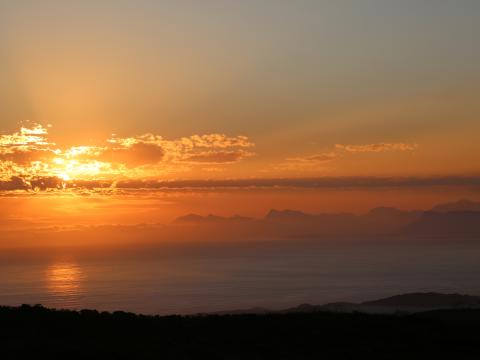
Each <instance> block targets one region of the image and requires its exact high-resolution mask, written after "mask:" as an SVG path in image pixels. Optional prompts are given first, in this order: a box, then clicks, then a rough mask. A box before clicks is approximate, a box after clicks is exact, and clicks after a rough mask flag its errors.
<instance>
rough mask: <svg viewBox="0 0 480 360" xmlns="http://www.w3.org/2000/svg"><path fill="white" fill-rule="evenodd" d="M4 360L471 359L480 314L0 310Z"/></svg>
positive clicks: (475, 354) (476, 350)
mask: <svg viewBox="0 0 480 360" xmlns="http://www.w3.org/2000/svg"><path fill="white" fill-rule="evenodd" d="M0 324H1V326H0V358H1V359H2V360H7V359H18V358H28V359H40V358H47V359H48V358H51V359H93V358H100V359H203V358H205V359H353V358H363V357H365V358H367V359H404V358H406V357H408V358H414V359H435V358H452V359H475V358H479V356H480V346H478V344H480V332H479V331H478V328H479V325H480V310H475V309H470V310H467V309H463V310H441V311H440V310H438V311H430V312H423V313H416V314H411V315H378V314H377V315H373V314H362V313H332V312H311V313H289V314H265V315H223V316H218V315H217V316H215V315H209V316H189V317H181V316H166V317H156V316H140V315H134V314H130V313H123V312H115V313H99V312H96V311H89V310H84V311H80V312H73V311H55V310H49V309H46V308H43V307H40V306H35V307H30V306H22V307H20V308H7V307H3V308H0Z"/></svg>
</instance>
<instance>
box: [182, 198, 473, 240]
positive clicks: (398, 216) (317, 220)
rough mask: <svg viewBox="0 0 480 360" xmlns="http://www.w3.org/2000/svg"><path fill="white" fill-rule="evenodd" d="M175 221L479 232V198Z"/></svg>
mask: <svg viewBox="0 0 480 360" xmlns="http://www.w3.org/2000/svg"><path fill="white" fill-rule="evenodd" d="M173 224H174V225H179V224H182V225H185V224H187V225H197V226H207V227H208V226H215V227H217V228H223V229H228V228H231V229H232V230H235V229H241V230H242V233H243V234H246V233H249V231H250V232H251V233H252V234H263V235H271V236H275V234H282V235H284V236H287V237H304V238H308V237H318V236H324V235H329V236H372V235H382V236H384V235H405V236H414V237H415V236H441V237H448V236H467V237H468V236H479V235H480V202H473V201H469V200H460V201H457V202H453V203H446V204H440V205H437V206H435V207H433V208H432V209H431V210H428V211H403V210H399V209H396V208H391V207H378V208H374V209H372V210H370V211H369V212H368V213H366V214H363V215H355V214H351V213H324V214H308V213H304V212H302V211H298V210H290V209H286V210H276V209H272V210H270V211H269V212H268V213H267V214H266V215H265V216H264V217H263V218H260V219H253V218H248V217H242V216H238V215H236V216H233V217H222V216H216V215H208V216H201V215H196V214H189V215H186V216H182V217H179V218H178V219H176V220H175V221H174V222H173Z"/></svg>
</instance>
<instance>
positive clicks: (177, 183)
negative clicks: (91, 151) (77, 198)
mask: <svg viewBox="0 0 480 360" xmlns="http://www.w3.org/2000/svg"><path fill="white" fill-rule="evenodd" d="M438 186H440V187H454V188H456V189H459V188H462V187H463V188H475V189H479V190H480V176H464V177H462V176H445V177H441V176H438V177H360V176H358V177H333V176H332V177H311V178H272V179H265V178H256V179H224V180H146V179H143V180H142V179H125V180H118V181H117V180H70V181H65V180H63V179H60V178H56V177H38V178H35V179H25V178H22V177H17V176H14V177H12V178H10V179H9V180H4V181H0V190H4V191H5V190H35V189H36V190H55V189H63V188H65V189H66V190H69V189H70V190H73V191H75V190H82V189H88V190H93V189H110V190H112V191H115V190H122V189H123V190H142V189H145V190H160V191H161V190H179V191H180V190H195V189H197V190H202V189H204V190H217V189H281V188H292V189H294V188H298V189H382V188H429V187H438Z"/></svg>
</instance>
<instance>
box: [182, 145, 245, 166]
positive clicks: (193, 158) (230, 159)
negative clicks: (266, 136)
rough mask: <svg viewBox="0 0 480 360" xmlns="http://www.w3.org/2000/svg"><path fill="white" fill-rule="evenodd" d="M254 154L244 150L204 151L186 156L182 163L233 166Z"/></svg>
mask: <svg viewBox="0 0 480 360" xmlns="http://www.w3.org/2000/svg"><path fill="white" fill-rule="evenodd" d="M253 155H254V154H253V153H251V152H248V151H244V150H241V149H240V150H234V151H204V152H199V153H193V154H188V155H185V156H184V157H183V159H182V161H185V162H187V163H193V164H196V163H203V164H231V163H234V162H237V161H240V160H242V159H244V158H246V157H249V156H253Z"/></svg>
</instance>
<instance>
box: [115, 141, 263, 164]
mask: <svg viewBox="0 0 480 360" xmlns="http://www.w3.org/2000/svg"><path fill="white" fill-rule="evenodd" d="M108 141H109V143H111V144H115V145H116V146H117V148H116V151H121V150H132V149H134V148H135V146H138V145H140V144H143V145H144V146H149V147H150V150H155V149H156V150H157V151H156V155H157V156H158V157H160V149H161V152H162V159H163V160H164V161H165V162H170V163H177V162H185V163H189V164H196V163H200V164H205V163H209V164H229V163H234V162H237V161H240V160H242V159H244V158H246V157H249V156H253V155H254V154H253V153H252V152H248V151H246V150H245V148H250V147H253V146H254V144H253V143H252V142H250V141H249V140H248V138H247V137H246V136H236V137H229V136H227V135H224V134H206V135H192V136H190V137H182V138H180V139H174V140H167V139H165V138H163V137H161V136H158V135H153V134H144V135H141V136H137V137H130V138H112V139H109V140H108ZM118 146H120V148H118ZM146 158H148V156H146ZM157 162H158V161H157Z"/></svg>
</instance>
